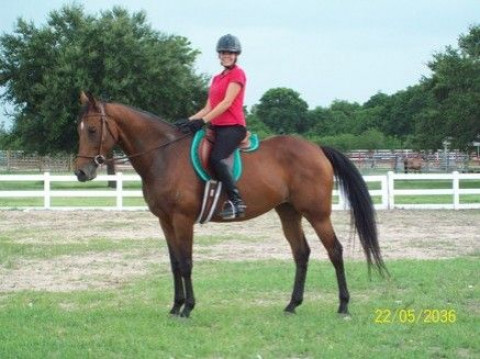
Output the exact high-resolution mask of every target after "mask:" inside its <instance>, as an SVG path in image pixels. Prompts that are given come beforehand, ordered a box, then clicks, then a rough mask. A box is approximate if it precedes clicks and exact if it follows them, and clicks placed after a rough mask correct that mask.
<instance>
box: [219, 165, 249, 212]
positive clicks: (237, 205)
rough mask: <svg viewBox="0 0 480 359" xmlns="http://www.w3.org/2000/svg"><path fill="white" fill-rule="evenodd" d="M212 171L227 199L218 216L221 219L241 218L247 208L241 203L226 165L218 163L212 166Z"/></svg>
mask: <svg viewBox="0 0 480 359" xmlns="http://www.w3.org/2000/svg"><path fill="white" fill-rule="evenodd" d="M214 171H215V175H216V177H217V179H218V180H219V181H221V182H222V184H223V186H224V188H225V192H226V194H227V197H228V199H229V200H228V201H226V202H225V203H224V204H223V208H222V211H221V212H220V213H219V214H220V216H221V217H222V218H223V219H235V218H240V217H243V216H244V215H245V210H246V208H247V206H246V205H245V202H243V200H242V197H240V192H239V191H238V189H237V187H236V185H235V180H234V179H233V176H232V174H231V173H230V169H229V168H228V165H227V164H226V163H225V162H224V160H222V161H219V162H217V163H215V164H214Z"/></svg>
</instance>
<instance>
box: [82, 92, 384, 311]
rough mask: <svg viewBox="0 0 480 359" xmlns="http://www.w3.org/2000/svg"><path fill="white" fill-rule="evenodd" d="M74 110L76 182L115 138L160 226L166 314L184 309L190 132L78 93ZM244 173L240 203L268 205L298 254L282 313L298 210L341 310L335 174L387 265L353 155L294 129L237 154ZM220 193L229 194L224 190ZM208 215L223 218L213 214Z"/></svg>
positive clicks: (255, 208)
mask: <svg viewBox="0 0 480 359" xmlns="http://www.w3.org/2000/svg"><path fill="white" fill-rule="evenodd" d="M81 103H82V109H81V110H80V114H79V116H78V124H77V131H78V135H79V152H78V155H77V159H76V165H75V174H76V176H77V179H78V180H79V181H81V182H85V181H89V180H92V179H94V178H95V176H96V172H97V169H98V168H99V166H101V165H102V164H104V163H106V162H107V161H108V160H107V154H108V153H109V151H111V150H112V148H113V146H114V145H118V146H119V147H120V148H121V149H122V150H123V152H124V153H125V155H126V157H128V158H129V159H130V162H131V164H132V166H133V168H134V169H135V171H136V172H137V173H138V174H139V176H140V177H141V180H142V189H143V195H144V198H145V201H146V203H147V205H148V208H149V210H150V211H151V212H152V213H153V214H154V215H155V216H156V217H158V219H159V222H160V227H161V229H162V230H163V233H164V235H165V240H166V243H167V248H168V253H169V257H170V264H171V271H172V275H173V284H174V296H173V306H172V307H171V310H170V314H171V315H173V316H180V317H189V316H190V314H191V312H192V310H193V309H194V307H195V296H194V290H193V283H192V278H191V275H192V265H193V263H192V246H193V234H194V224H195V220H196V218H197V215H198V213H199V211H200V207H201V200H202V191H203V188H204V182H202V181H201V180H200V179H199V178H198V176H197V174H196V173H195V172H194V169H193V168H192V165H191V163H190V157H189V151H190V145H191V142H192V136H191V134H184V133H182V132H180V131H179V130H178V129H177V127H176V126H174V125H172V124H170V123H169V122H167V121H165V120H162V119H161V118H159V117H158V116H156V115H153V114H151V113H148V112H146V111H142V110H139V109H135V108H133V107H130V106H127V105H124V104H121V103H114V102H111V103H105V102H102V101H99V100H97V99H95V98H94V97H93V96H92V95H91V94H85V93H82V94H81ZM242 160H243V174H242V177H241V178H240V179H239V180H238V182H237V185H238V187H239V190H240V192H241V193H242V197H243V198H244V200H245V202H246V204H247V210H246V213H245V216H244V217H243V218H241V219H236V220H242V221H245V220H249V219H252V218H254V217H257V216H260V215H262V214H264V213H266V212H268V211H270V210H272V209H274V210H275V211H276V212H277V214H278V216H279V217H280V220H281V225H282V229H283V233H284V235H285V237H286V239H287V241H288V243H289V244H290V247H291V251H292V255H293V259H294V261H295V279H294V284H293V291H292V294H291V298H290V301H289V303H288V305H287V306H286V307H285V309H284V310H285V312H287V313H295V309H296V308H297V307H298V306H299V305H300V304H302V302H303V295H304V286H305V278H306V274H307V267H308V261H309V256H310V247H309V245H308V243H307V240H306V238H305V234H304V231H303V228H302V218H305V219H306V220H307V221H308V222H309V223H310V224H311V225H312V226H313V228H314V230H315V232H316V234H317V235H318V237H319V238H320V240H321V242H322V243H323V245H324V247H325V248H326V250H327V253H328V257H329V259H330V261H331V263H332V264H333V267H334V268H335V273H336V280H337V285H338V293H339V306H338V313H340V314H343V315H349V312H348V303H349V299H350V294H349V291H348V288H347V281H346V276H345V269H344V261H343V247H342V245H341V243H340V242H339V240H338V239H337V236H336V234H335V231H334V228H333V226H332V222H331V218H330V216H331V211H332V209H331V207H332V192H333V189H334V177H336V178H337V179H338V183H339V187H340V188H341V189H342V190H343V191H344V193H345V196H346V197H347V199H348V201H349V203H350V210H351V214H352V223H351V225H352V226H354V227H355V228H356V231H357V233H358V236H359V238H360V242H361V244H362V247H363V250H364V253H365V256H366V260H367V263H368V273H369V275H370V272H371V271H370V269H371V268H372V267H373V268H375V269H377V271H378V273H380V275H381V276H382V277H383V276H385V274H388V271H387V269H386V266H385V264H384V262H383V259H382V256H381V252H380V247H379V243H378V235H377V227H376V222H375V211H374V207H373V204H372V200H371V197H370V195H369V192H368V189H367V186H366V184H365V182H364V180H363V178H362V176H361V175H360V173H359V172H358V170H357V169H356V167H355V166H354V165H353V163H352V162H351V161H350V160H349V159H348V158H347V157H346V156H345V155H343V154H341V153H340V152H339V151H337V150H335V149H332V148H329V147H325V146H323V147H320V146H318V145H315V144H313V143H311V142H309V141H307V140H305V139H303V138H301V137H299V136H292V135H278V136H272V137H269V138H267V139H264V140H262V141H261V145H260V148H259V149H258V150H257V151H254V152H250V153H244V154H242ZM221 199H222V200H223V199H226V197H225V195H224V194H222V198H221ZM212 221H214V222H222V221H223V219H222V218H221V217H220V216H218V214H215V215H214V216H213V217H212Z"/></svg>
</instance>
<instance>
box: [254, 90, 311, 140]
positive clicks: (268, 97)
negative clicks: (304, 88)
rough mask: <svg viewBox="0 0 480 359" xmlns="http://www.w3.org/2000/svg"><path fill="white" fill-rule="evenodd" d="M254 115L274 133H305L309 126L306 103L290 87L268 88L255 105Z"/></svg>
mask: <svg viewBox="0 0 480 359" xmlns="http://www.w3.org/2000/svg"><path fill="white" fill-rule="evenodd" d="M254 115H255V116H257V117H258V119H259V120H260V121H262V122H263V123H265V124H266V125H267V126H268V127H269V128H270V129H271V130H272V131H273V132H275V133H300V134H301V133H305V132H306V131H308V130H309V128H310V127H311V125H312V124H311V121H310V118H309V117H308V104H307V103H306V102H305V101H304V100H302V99H301V98H300V94H299V93H298V92H296V91H294V90H292V89H288V88H284V87H280V88H274V89H270V90H268V91H267V92H266V93H265V94H264V95H263V96H262V97H261V98H260V103H259V104H258V105H257V106H256V108H255V112H254Z"/></svg>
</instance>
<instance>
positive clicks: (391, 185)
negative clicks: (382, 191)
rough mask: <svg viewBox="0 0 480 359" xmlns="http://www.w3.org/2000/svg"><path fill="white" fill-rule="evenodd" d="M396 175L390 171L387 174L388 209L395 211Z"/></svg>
mask: <svg viewBox="0 0 480 359" xmlns="http://www.w3.org/2000/svg"><path fill="white" fill-rule="evenodd" d="M394 176H395V173H394V172H393V171H388V172H387V183H388V186H387V194H388V209H394V208H395V196H394V193H393V192H394V191H395V178H394Z"/></svg>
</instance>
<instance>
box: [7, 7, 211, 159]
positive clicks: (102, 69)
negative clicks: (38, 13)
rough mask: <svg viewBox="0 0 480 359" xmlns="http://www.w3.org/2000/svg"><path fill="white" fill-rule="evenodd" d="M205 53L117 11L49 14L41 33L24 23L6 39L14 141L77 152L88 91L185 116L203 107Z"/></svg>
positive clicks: (41, 150)
mask: <svg viewBox="0 0 480 359" xmlns="http://www.w3.org/2000/svg"><path fill="white" fill-rule="evenodd" d="M197 55H198V51H196V50H193V49H192V48H191V47H190V43H189V42H188V40H187V39H186V38H184V37H181V36H173V35H164V34H162V33H160V32H158V31H155V30H153V29H152V28H151V27H150V25H148V24H147V23H146V15H145V13H144V12H138V13H134V14H132V15H130V14H129V13H128V12H127V11H126V10H124V9H121V8H118V7H114V8H113V9H112V10H111V11H106V12H102V13H100V15H99V16H97V17H94V16H90V15H86V14H85V13H84V11H83V8H82V7H81V6H78V5H74V6H66V7H63V8H62V9H61V10H60V11H53V12H51V13H50V14H49V18H48V22H47V25H45V26H43V27H41V28H37V27H35V25H34V24H33V23H27V22H26V21H24V20H23V19H19V20H18V22H17V24H16V29H15V31H14V33H13V34H5V35H3V36H1V37H0V85H1V86H4V88H5V92H4V93H3V95H2V99H3V100H4V101H8V102H11V103H13V104H14V107H15V115H14V118H13V129H12V133H11V136H10V137H11V138H10V140H11V141H16V142H17V143H18V144H19V146H21V148H22V149H24V150H26V151H31V152H38V153H39V154H47V153H56V152H70V153H71V152H75V151H76V148H77V135H76V132H75V131H76V117H77V114H78V110H79V104H78V97H79V94H80V91H82V90H89V91H92V92H93V93H96V94H97V95H102V96H103V97H104V98H106V99H113V100H115V101H116V102H121V103H125V104H127V105H131V106H134V107H138V108H141V109H144V110H148V111H151V112H154V113H157V114H160V115H162V116H164V117H166V118H167V119H174V118H179V117H184V116H186V115H187V114H189V113H192V112H193V111H195V110H196V109H198V107H201V106H202V105H203V102H204V101H205V98H206V79H205V76H202V75H196V74H195V73H194V68H193V64H194V61H195V58H196V56H197Z"/></svg>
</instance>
